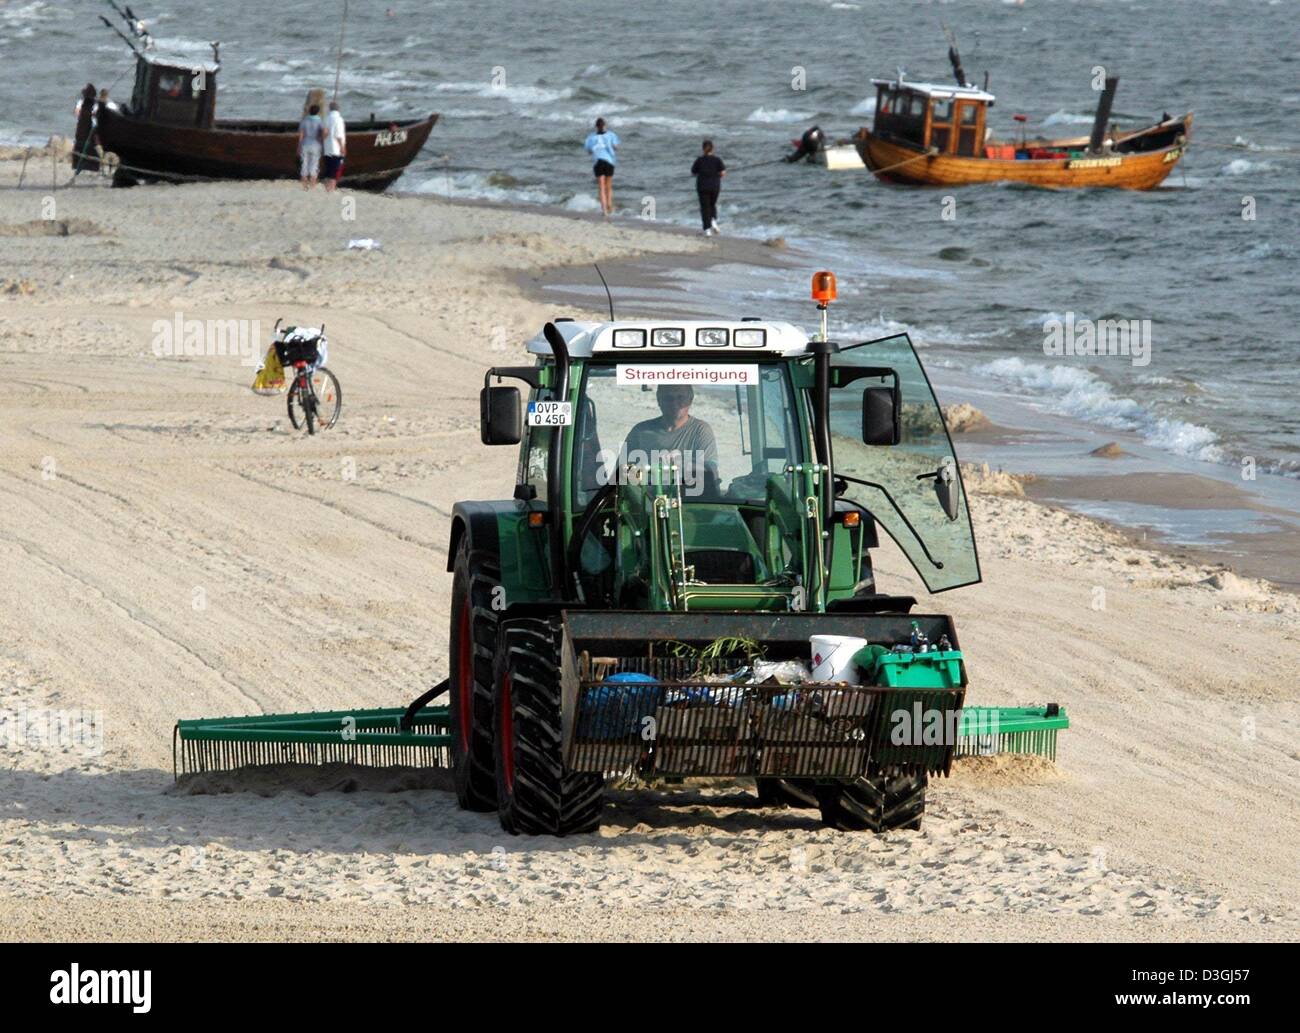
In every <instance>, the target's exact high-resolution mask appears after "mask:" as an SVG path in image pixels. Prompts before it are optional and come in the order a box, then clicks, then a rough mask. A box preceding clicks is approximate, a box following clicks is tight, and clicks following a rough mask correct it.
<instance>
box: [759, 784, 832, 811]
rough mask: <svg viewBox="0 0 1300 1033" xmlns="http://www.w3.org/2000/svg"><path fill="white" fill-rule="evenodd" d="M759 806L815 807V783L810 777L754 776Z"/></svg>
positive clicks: (816, 804)
mask: <svg viewBox="0 0 1300 1033" xmlns="http://www.w3.org/2000/svg"><path fill="white" fill-rule="evenodd" d="M754 781H755V782H756V783H757V786H758V803H759V806H760V807H816V806H818V803H817V783H816V782H814V781H813V780H812V779H811V778H756V779H755V780H754Z"/></svg>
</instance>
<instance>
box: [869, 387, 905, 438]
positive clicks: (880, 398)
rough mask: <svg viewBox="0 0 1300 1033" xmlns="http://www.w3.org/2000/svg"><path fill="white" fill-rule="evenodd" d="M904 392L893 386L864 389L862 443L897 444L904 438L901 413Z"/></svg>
mask: <svg viewBox="0 0 1300 1033" xmlns="http://www.w3.org/2000/svg"><path fill="white" fill-rule="evenodd" d="M902 408H903V394H902V392H901V391H900V390H899V389H898V384H897V383H895V384H894V385H893V386H892V387H868V388H863V391H862V443H863V444H865V445H897V444H898V443H899V442H900V441H902V440H903V433H902V421H901V419H900V413H901V412H902Z"/></svg>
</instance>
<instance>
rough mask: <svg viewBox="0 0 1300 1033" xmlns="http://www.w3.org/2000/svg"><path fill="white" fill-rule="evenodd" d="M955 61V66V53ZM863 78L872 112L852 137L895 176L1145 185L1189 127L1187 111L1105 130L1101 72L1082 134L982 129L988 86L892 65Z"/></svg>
mask: <svg viewBox="0 0 1300 1033" xmlns="http://www.w3.org/2000/svg"><path fill="white" fill-rule="evenodd" d="M954 66H955V67H959V66H958V65H957V62H956V61H954ZM958 81H959V82H960V79H959V80H958ZM872 84H873V85H874V86H875V87H876V110H875V118H874V121H873V123H872V126H871V128H870V129H868V128H867V127H865V126H864V127H863V128H861V129H859V130H858V134H857V136H856V137H855V138H854V142H855V143H856V144H857V147H858V152H859V153H860V154H861V155H862V160H863V161H864V162H865V163H866V165H867V167H868V168H869V169H871V170H872V171H873V172H874V173H875V174H876V176H877V177H878V178H880V179H882V180H885V181H888V182H894V183H907V184H913V185H919V186H948V187H951V186H964V185H966V184H970V183H998V182H1016V183H1028V184H1031V185H1033V186H1040V187H1049V188H1077V187H1123V188H1126V189H1129V190H1150V189H1151V188H1152V187H1155V186H1159V185H1160V183H1162V182H1163V181H1164V179H1165V177H1166V176H1168V175H1169V173H1170V172H1172V171H1173V169H1174V166H1175V165H1176V164H1177V163H1178V159H1179V158H1181V157H1182V156H1183V153H1184V152H1185V151H1186V149H1187V141H1188V138H1189V136H1190V134H1191V126H1192V116H1191V113H1190V112H1189V113H1188V114H1186V115H1183V116H1182V117H1181V118H1171V117H1169V116H1165V118H1163V119H1162V120H1161V121H1159V122H1157V123H1155V124H1154V125H1150V126H1147V127H1146V128H1144V129H1138V130H1135V131H1131V132H1122V133H1121V132H1116V131H1114V129H1113V127H1111V126H1110V125H1109V120H1110V111H1111V105H1112V103H1113V101H1114V97H1115V89H1116V87H1117V85H1118V79H1115V78H1110V79H1107V80H1106V89H1105V91H1104V92H1103V93H1102V97H1101V100H1100V102H1099V103H1098V106H1097V115H1096V118H1095V119H1094V122H1093V129H1092V133H1091V134H1090V135H1089V136H1077V137H1068V138H1063V139H1054V140H1048V139H1033V140H1026V139H1023V138H1022V139H1021V140H1019V141H1009V140H995V139H991V138H990V136H989V130H988V129H987V128H986V124H985V123H986V118H987V115H988V109H989V108H991V107H992V106H993V103H994V99H995V98H994V96H993V94H991V93H989V92H988V90H987V89H978V88H976V87H974V86H971V85H968V84H962V85H957V86H948V85H936V84H934V83H923V82H911V81H907V80H904V79H903V77H902V74H901V73H900V74H899V76H898V78H896V79H873V80H872ZM1017 119H1018V120H1020V121H1023V118H1022V117H1021V116H1017Z"/></svg>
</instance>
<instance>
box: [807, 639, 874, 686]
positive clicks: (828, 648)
mask: <svg viewBox="0 0 1300 1033" xmlns="http://www.w3.org/2000/svg"><path fill="white" fill-rule="evenodd" d="M809 642H810V643H811V644H812V662H813V671H812V679H813V681H843V682H848V683H849V684H850V685H857V684H858V669H857V668H856V667H854V666H853V654H854V653H856V652H857V651H858V650H859V649H863V648H865V647H866V646H868V645H870V643H869V642H868V641H867V640H866V639H865V638H854V637H853V636H852V635H814V636H813V637H812V638H811V639H809Z"/></svg>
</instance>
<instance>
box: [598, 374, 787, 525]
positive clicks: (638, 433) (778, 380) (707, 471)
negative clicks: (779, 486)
mask: <svg viewBox="0 0 1300 1033" xmlns="http://www.w3.org/2000/svg"><path fill="white" fill-rule="evenodd" d="M585 376H586V379H585V383H584V387H583V393H582V403H581V405H580V406H579V408H578V418H577V427H576V430H577V441H578V443H579V444H578V450H577V466H576V469H575V471H574V476H575V479H576V485H575V487H576V494H577V502H578V507H579V508H582V507H585V506H586V505H587V503H588V502H590V501H591V499H592V497H593V496H594V495H595V493H596V492H597V491H599V490H600V488H601V487H603V486H604V485H606V484H611V483H624V482H625V481H627V480H628V479H629V478H630V479H633V480H636V479H639V477H640V475H641V474H642V473H644V472H645V471H648V470H651V469H655V468H659V467H661V466H664V465H666V464H670V463H672V464H676V465H677V467H678V471H679V476H680V478H681V481H682V495H683V498H684V500H685V501H687V502H691V501H692V500H695V501H712V502H718V501H722V500H725V501H728V502H738V503H753V504H756V505H763V504H764V501H765V499H766V497H767V481H768V478H769V477H770V476H772V475H777V476H781V475H783V472H784V470H785V467H786V466H787V465H789V464H791V463H797V462H799V460H800V452H799V441H800V440H801V439H800V435H799V434H798V433H797V426H796V424H795V423H794V422H793V421H794V420H795V419H796V416H795V412H796V410H795V406H794V400H793V396H792V393H791V389H790V381H789V374H788V371H787V370H786V369H785V366H784V364H778V363H770V364H759V363H755V364H751V365H741V364H722V363H719V364H710V365H703V364H700V365H698V366H694V365H691V364H689V363H681V364H665V363H657V364H641V365H636V364H631V363H619V364H609V365H596V364H592V365H589V366H588V367H587V370H586V374H585Z"/></svg>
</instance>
